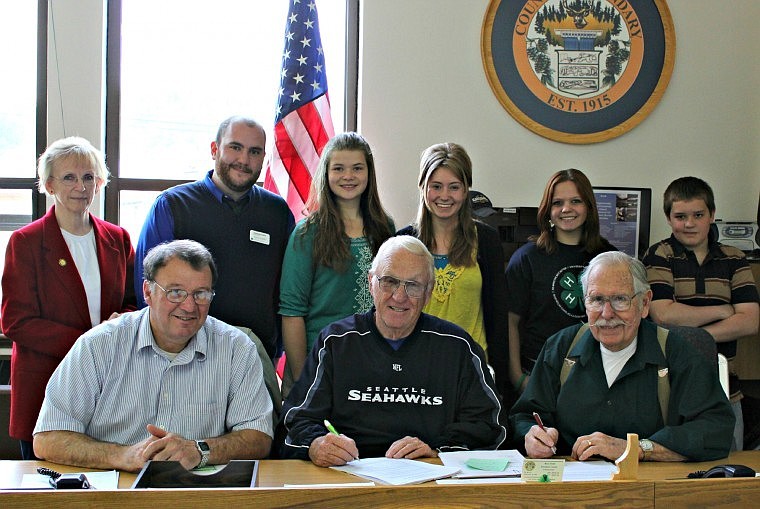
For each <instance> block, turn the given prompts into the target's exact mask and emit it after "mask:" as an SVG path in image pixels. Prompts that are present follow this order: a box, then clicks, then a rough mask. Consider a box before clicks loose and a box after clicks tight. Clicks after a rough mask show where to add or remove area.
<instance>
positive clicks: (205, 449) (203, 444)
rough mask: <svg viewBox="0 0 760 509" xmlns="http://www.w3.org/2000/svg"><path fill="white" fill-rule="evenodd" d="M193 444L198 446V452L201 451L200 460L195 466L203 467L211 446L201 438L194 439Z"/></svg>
mask: <svg viewBox="0 0 760 509" xmlns="http://www.w3.org/2000/svg"><path fill="white" fill-rule="evenodd" d="M195 446H196V447H197V448H198V452H199V453H201V462H200V463H198V465H196V467H195V468H203V467H205V466H206V463H208V457H209V455H210V454H211V448H210V447H209V446H208V444H207V443H206V442H204V441H203V440H196V441H195Z"/></svg>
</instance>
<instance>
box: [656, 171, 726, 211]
mask: <svg viewBox="0 0 760 509" xmlns="http://www.w3.org/2000/svg"><path fill="white" fill-rule="evenodd" d="M690 200H702V201H704V202H705V205H707V210H709V211H710V214H715V195H714V194H713V190H712V188H711V187H710V184H708V183H707V182H705V181H704V180H702V179H700V178H697V177H681V178H677V179H675V180H674V181H673V182H671V183H670V184H669V185H668V188H667V189H665V193H664V194H663V195H662V208H663V210H664V211H665V216H666V217H667V218H670V210H671V209H672V208H673V202H674V201H690Z"/></svg>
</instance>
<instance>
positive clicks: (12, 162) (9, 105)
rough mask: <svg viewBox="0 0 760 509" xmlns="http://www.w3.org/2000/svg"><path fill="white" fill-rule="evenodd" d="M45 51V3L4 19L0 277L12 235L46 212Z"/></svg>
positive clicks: (20, 5) (0, 23) (0, 24)
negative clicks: (42, 187) (41, 164)
mask: <svg viewBox="0 0 760 509" xmlns="http://www.w3.org/2000/svg"><path fill="white" fill-rule="evenodd" d="M39 20H43V21H42V22H40V21H39ZM46 47H47V1H46V0H39V1H38V2H32V1H26V2H16V3H14V5H13V13H12V15H6V16H0V62H1V63H2V68H3V73H4V76H5V78H6V79H3V80H0V273H2V271H3V269H4V266H5V249H6V246H7V245H8V239H9V238H10V236H11V233H12V232H13V231H15V230H17V229H19V228H20V227H22V226H24V225H26V224H28V223H30V222H31V221H32V220H34V219H37V218H39V217H41V216H42V215H43V214H44V212H45V198H44V196H43V195H40V193H38V192H37V187H36V178H35V177H36V173H37V171H36V170H37V168H36V159H37V155H38V154H39V153H41V152H42V151H43V150H44V148H45V128H46V123H45V115H46V107H45V106H46V103H45V98H46V94H45V93H44V90H45V86H46V83H47V80H46V74H45V72H46V64H47V62H46V60H45V53H44V52H39V51H38V48H46ZM38 54H40V55H41V59H39V60H38ZM9 77H12V79H10V78H9ZM40 90H42V91H43V92H42V93H40V92H39V91H40ZM0 291H2V290H0ZM0 297H1V295H0Z"/></svg>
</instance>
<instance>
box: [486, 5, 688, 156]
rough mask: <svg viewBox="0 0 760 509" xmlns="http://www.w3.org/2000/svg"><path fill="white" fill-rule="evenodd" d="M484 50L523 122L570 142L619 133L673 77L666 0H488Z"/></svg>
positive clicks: (492, 75) (494, 79)
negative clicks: (489, 0)
mask: <svg viewBox="0 0 760 509" xmlns="http://www.w3.org/2000/svg"><path fill="white" fill-rule="evenodd" d="M481 54H482V58H483V66H484V68H485V72H486V76H487V78H488V83H489V84H490V86H491V89H492V90H493V92H494V94H495V95H496V97H497V98H498V100H499V102H500V103H501V104H502V106H503V107H504V108H505V109H506V110H507V112H509V114H510V115H512V117H514V118H515V119H516V120H517V121H518V122H520V123H521V124H522V125H523V126H525V127H527V128H528V129H530V130H531V131H533V132H535V133H537V134H539V135H541V136H544V137H546V138H549V139H552V140H555V141H560V142H565V143H578V144H580V143H596V142H600V141H605V140H608V139H610V138H614V137H616V136H620V135H621V134H624V133H626V132H628V131H629V130H631V129H632V128H634V127H635V126H637V125H638V124H639V123H641V121H643V120H644V118H646V116H647V115H649V113H650V112H651V111H652V110H653V109H654V107H655V106H656V105H657V103H658V102H659V101H660V99H661V98H662V95H663V93H664V92H665V89H666V88H667V86H668V82H669V81H670V76H671V74H672V72H673V64H674V60H675V29H674V27H673V20H672V19H671V16H670V11H669V9H668V7H667V4H666V2H665V0H491V2H490V4H489V6H488V9H487V11H486V14H485V17H484V20H483V29H482V33H481Z"/></svg>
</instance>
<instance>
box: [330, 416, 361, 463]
mask: <svg viewBox="0 0 760 509" xmlns="http://www.w3.org/2000/svg"><path fill="white" fill-rule="evenodd" d="M323 422H324V423H325V428H327V431H329V432H330V433H332V434H333V435H338V436H340V433H338V430H337V429H335V426H333V425H332V424H330V421H328V420H327V419H325V420H324V421H323ZM354 459H355V460H358V459H359V458H358V457H354Z"/></svg>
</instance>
